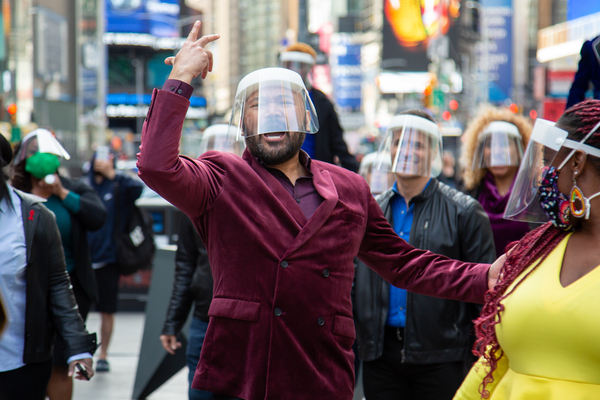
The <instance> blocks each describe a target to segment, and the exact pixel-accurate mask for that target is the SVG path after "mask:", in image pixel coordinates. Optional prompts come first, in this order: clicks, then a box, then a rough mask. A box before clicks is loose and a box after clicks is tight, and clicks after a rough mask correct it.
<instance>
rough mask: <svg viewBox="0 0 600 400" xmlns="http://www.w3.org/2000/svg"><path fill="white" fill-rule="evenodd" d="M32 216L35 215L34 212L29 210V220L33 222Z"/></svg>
mask: <svg viewBox="0 0 600 400" xmlns="http://www.w3.org/2000/svg"><path fill="white" fill-rule="evenodd" d="M33 214H35V212H34V211H33V210H29V218H28V219H29V220H30V221H33Z"/></svg>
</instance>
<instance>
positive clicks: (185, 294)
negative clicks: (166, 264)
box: [162, 216, 213, 335]
mask: <svg viewBox="0 0 600 400" xmlns="http://www.w3.org/2000/svg"><path fill="white" fill-rule="evenodd" d="M212 295H213V277H212V272H211V271H210V265H209V263H208V254H207V253H206V247H204V243H202V240H201V239H200V235H199V234H198V231H197V230H196V228H195V227H194V225H193V224H192V221H191V220H190V219H189V218H188V217H186V216H184V217H183V218H181V226H180V228H179V239H178V241H177V252H176V253H175V281H174V282H173V292H172V293H171V302H170V303H169V309H168V310H167V319H166V320H165V324H164V326H163V330H162V334H163V335H177V334H178V333H179V332H180V331H181V328H182V327H183V325H184V324H185V321H186V319H187V317H188V314H189V312H190V309H191V308H192V303H193V304H194V318H197V319H200V320H202V321H204V322H208V308H209V307H210V302H211V301H212Z"/></svg>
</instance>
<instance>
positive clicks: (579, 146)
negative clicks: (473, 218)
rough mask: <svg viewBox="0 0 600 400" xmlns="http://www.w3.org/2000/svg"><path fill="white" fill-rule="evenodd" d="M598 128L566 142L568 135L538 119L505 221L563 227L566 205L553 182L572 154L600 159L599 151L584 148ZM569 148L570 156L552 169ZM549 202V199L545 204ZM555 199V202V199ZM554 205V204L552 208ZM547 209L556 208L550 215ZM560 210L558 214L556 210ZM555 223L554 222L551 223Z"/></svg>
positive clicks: (514, 186)
mask: <svg viewBox="0 0 600 400" xmlns="http://www.w3.org/2000/svg"><path fill="white" fill-rule="evenodd" d="M599 127H600V123H598V124H596V126H594V128H593V129H592V130H591V131H590V132H589V133H588V134H587V135H586V136H585V137H584V138H583V139H582V140H581V141H574V140H571V139H567V136H568V132H567V131H565V130H563V129H560V128H558V127H556V126H555V125H554V123H553V122H551V121H546V120H543V119H538V120H537V121H536V123H535V126H534V129H533V132H532V134H531V139H530V142H529V145H528V146H527V150H526V151H525V155H524V156H523V162H522V163H521V166H520V167H519V172H518V173H517V177H516V178H515V183H514V185H513V190H512V192H511V194H510V197H509V199H508V203H507V205H506V209H505V212H504V218H506V219H512V220H517V221H525V222H532V223H544V222H547V221H548V218H549V217H550V218H552V219H553V220H557V221H558V220H559V219H560V220H562V221H563V222H562V223H561V225H565V223H566V219H565V218H559V217H560V216H564V214H565V211H566V209H565V207H566V206H565V204H559V203H565V202H564V201H562V200H561V199H560V197H561V196H562V197H564V195H562V194H561V193H557V191H558V188H557V187H556V188H555V186H556V181H557V179H558V172H559V171H560V170H561V169H562V168H563V167H564V166H565V165H566V163H567V162H568V160H569V159H570V158H571V157H572V156H573V154H574V153H575V151H577V150H582V151H584V152H585V153H587V154H589V155H592V156H595V157H598V158H600V149H597V148H595V147H593V146H589V145H586V144H585V141H587V140H588V139H589V138H590V136H591V135H593V134H594V132H596V131H597V130H598V128H599ZM563 147H564V148H570V149H572V150H571V152H570V153H569V154H568V155H567V156H566V157H565V159H564V160H563V161H562V162H561V164H560V165H559V166H558V167H552V164H553V163H554V159H555V158H556V155H557V154H558V152H559V151H560V149H561V148H563ZM548 198H551V199H550V201H548ZM554 198H556V199H554ZM554 203H556V204H554ZM549 206H552V208H556V210H553V211H552V212H551V213H550V214H553V215H554V214H556V215H554V216H555V217H556V218H554V217H552V216H550V214H549V213H548V210H549ZM559 209H560V210H559ZM553 222H554V221H553Z"/></svg>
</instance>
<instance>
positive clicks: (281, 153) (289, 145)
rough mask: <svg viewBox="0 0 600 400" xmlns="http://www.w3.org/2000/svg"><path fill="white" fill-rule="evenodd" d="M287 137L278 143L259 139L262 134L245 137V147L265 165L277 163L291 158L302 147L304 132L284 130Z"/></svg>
mask: <svg viewBox="0 0 600 400" xmlns="http://www.w3.org/2000/svg"><path fill="white" fill-rule="evenodd" d="M285 135H286V136H287V138H284V140H283V141H282V142H279V143H273V144H271V143H269V142H266V141H264V140H261V136H262V135H255V136H250V137H247V138H246V147H247V148H248V151H249V152H250V154H252V155H253V156H254V157H256V158H258V159H259V160H261V161H262V162H263V163H264V164H265V165H279V164H283V163H284V162H286V161H289V160H291V159H292V158H293V157H294V156H295V155H296V154H298V152H299V151H300V148H301V147H302V143H304V138H305V137H306V133H304V132H285Z"/></svg>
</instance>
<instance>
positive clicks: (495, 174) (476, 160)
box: [461, 108, 532, 254]
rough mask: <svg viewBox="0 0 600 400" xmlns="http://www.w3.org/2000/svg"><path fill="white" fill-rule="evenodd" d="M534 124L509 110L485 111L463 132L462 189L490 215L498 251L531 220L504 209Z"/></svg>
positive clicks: (518, 236) (519, 234) (519, 236)
mask: <svg viewBox="0 0 600 400" xmlns="http://www.w3.org/2000/svg"><path fill="white" fill-rule="evenodd" d="M531 128H532V127H531V124H529V122H528V121H527V119H525V118H524V117H522V116H519V115H515V114H513V113H511V112H510V111H508V110H499V109H496V108H488V109H486V110H484V111H482V112H481V113H480V114H479V115H478V116H477V117H476V118H475V119H474V120H473V121H472V122H471V123H470V124H469V126H468V127H467V129H466V130H465V133H464V134H463V137H462V140H463V143H464V145H463V152H462V157H461V165H462V167H463V188H462V189H463V191H464V192H466V193H467V194H469V195H471V196H473V198H475V199H476V200H477V201H479V202H480V203H481V205H482V206H483V209H484V210H485V212H486V213H487V215H488V217H489V218H490V222H491V224H492V231H493V232H494V243H495V246H496V254H502V253H503V252H504V250H505V249H506V246H507V245H508V244H509V243H512V242H514V241H516V240H519V239H521V238H522V237H523V236H524V235H525V234H526V233H527V232H529V230H530V226H529V224H527V223H525V222H521V221H513V220H507V219H505V218H504V210H505V208H506V204H507V202H508V199H509V197H510V195H511V193H512V188H513V185H514V182H515V178H516V176H517V171H518V169H519V165H520V163H521V160H522V158H523V149H525V148H526V147H527V144H528V143H529V137H530V136H531Z"/></svg>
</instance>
